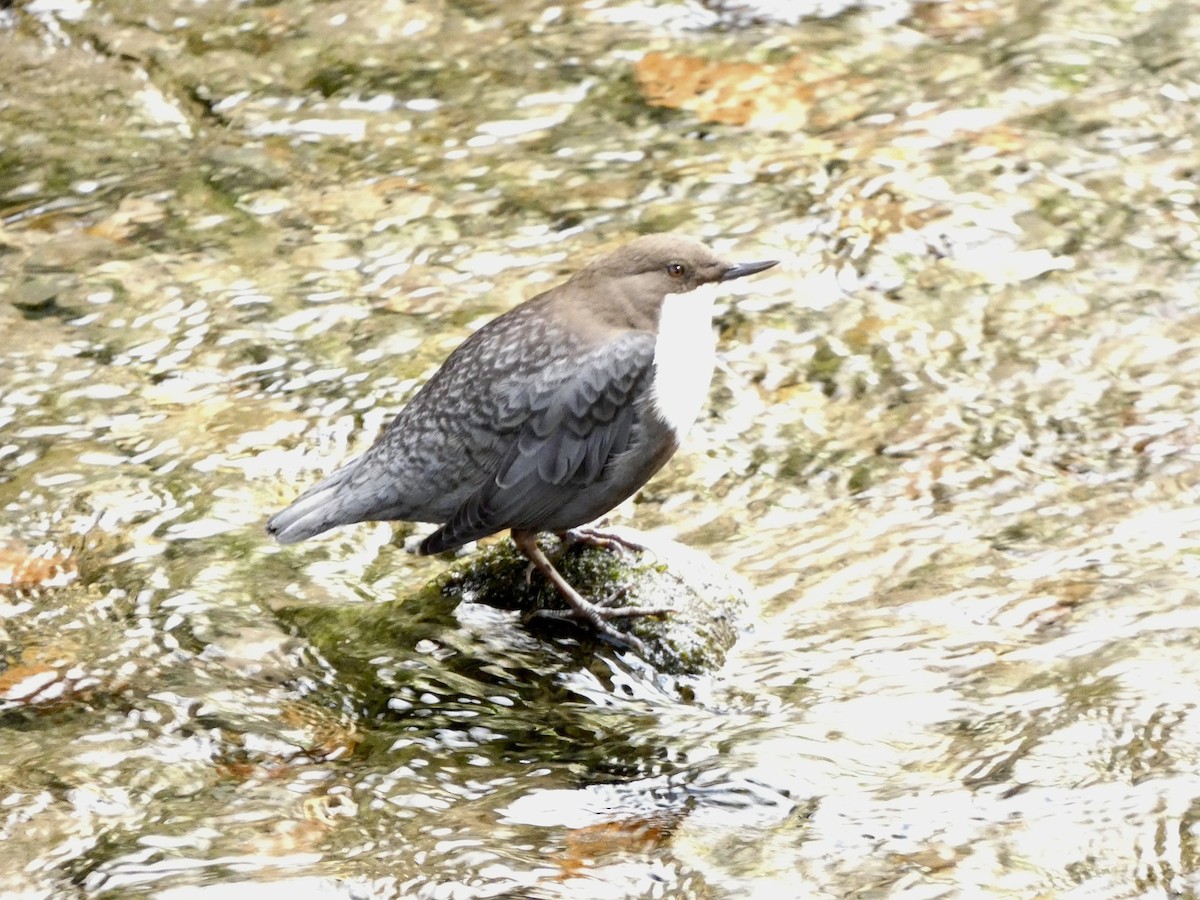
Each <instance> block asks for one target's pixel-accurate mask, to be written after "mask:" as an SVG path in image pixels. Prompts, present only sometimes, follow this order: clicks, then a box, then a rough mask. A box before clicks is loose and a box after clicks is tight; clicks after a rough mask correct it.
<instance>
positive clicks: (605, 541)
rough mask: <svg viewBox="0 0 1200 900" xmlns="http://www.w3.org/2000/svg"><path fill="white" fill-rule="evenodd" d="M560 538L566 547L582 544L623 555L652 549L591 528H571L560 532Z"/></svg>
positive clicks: (628, 539)
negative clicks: (627, 552)
mask: <svg viewBox="0 0 1200 900" xmlns="http://www.w3.org/2000/svg"><path fill="white" fill-rule="evenodd" d="M558 538H559V540H561V541H562V542H563V544H564V546H568V547H569V546H570V545H571V544H582V545H583V546H585V547H600V548H602V549H604V550H613V551H615V552H617V553H623V552H624V551H626V550H628V551H631V552H633V553H644V552H645V551H647V550H649V549H650V548H649V547H647V546H646V545H645V544H640V543H638V542H637V541H635V540H631V539H630V538H627V537H622V536H621V535H619V534H616V533H614V532H611V531H601V530H600V529H598V528H589V527H587V526H582V527H580V528H569V529H567V530H566V531H560V532H558Z"/></svg>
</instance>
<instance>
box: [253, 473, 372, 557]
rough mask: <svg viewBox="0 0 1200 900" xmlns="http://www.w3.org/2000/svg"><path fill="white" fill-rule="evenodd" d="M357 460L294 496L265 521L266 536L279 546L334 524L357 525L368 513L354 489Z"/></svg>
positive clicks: (310, 535)
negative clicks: (270, 537)
mask: <svg viewBox="0 0 1200 900" xmlns="http://www.w3.org/2000/svg"><path fill="white" fill-rule="evenodd" d="M356 463H357V460H355V462H352V463H350V464H349V465H347V466H344V467H343V468H341V469H338V470H337V471H336V472H334V473H333V474H332V475H330V476H329V477H328V478H326V479H325V480H324V481H319V482H317V483H316V484H314V485H313V486H312V487H310V488H309V489H308V490H307V491H305V492H304V493H303V494H301V495H300V496H299V497H297V498H296V499H295V500H294V501H293V502H292V505H291V506H289V507H288V508H287V509H284V510H281V511H280V512H277V513H275V515H273V516H271V518H270V519H268V520H267V533H268V534H270V535H272V536H273V537H274V538H275V540H277V541H279V543H281V544H294V543H296V542H297V541H303V540H306V539H308V538H310V537H314V536H316V535H318V534H321V533H322V532H325V531H328V530H329V529H330V528H336V527H337V526H338V525H349V524H350V523H352V522H361V521H363V519H364V518H366V517H367V515H368V514H369V511H368V510H366V509H364V508H363V506H364V504H363V502H362V501H363V499H364V498H363V495H362V494H360V493H359V492H357V491H355V490H354V486H353V479H352V477H351V476H352V475H353V474H354V470H355V469H356V468H357V466H356Z"/></svg>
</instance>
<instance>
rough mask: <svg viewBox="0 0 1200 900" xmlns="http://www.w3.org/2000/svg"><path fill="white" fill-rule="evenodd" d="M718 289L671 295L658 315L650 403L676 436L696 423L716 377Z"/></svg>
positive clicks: (677, 437) (677, 438)
mask: <svg viewBox="0 0 1200 900" xmlns="http://www.w3.org/2000/svg"><path fill="white" fill-rule="evenodd" d="M715 287H716V286H715V285H705V286H703V287H700V288H697V289H696V290H694V291H689V292H688V293H686V294H668V295H667V297H666V299H665V300H664V301H663V306H662V312H661V314H660V316H659V321H658V339H657V341H656V342H655V344H654V387H653V393H652V401H653V405H654V410H655V412H656V413H657V415H658V417H659V418H660V419H662V421H663V422H664V423H665V424H666V425H667V426H668V427H669V428H670V429H671V430H672V431H674V432H675V438H676V440H681V439H682V438H683V436H684V434H685V433H686V432H687V430H688V429H689V428H691V427H692V423H693V422H695V421H696V417H697V416H698V415H699V414H700V409H701V407H703V405H704V399H705V398H706V397H707V396H708V386H709V383H710V382H711V381H712V373H713V363H714V361H715V358H716V346H717V337H716V335H715V334H714V333H713V327H712V316H713V301H714V300H715V299H716V291H715Z"/></svg>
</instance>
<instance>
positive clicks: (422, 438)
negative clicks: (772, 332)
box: [267, 234, 776, 650]
mask: <svg viewBox="0 0 1200 900" xmlns="http://www.w3.org/2000/svg"><path fill="white" fill-rule="evenodd" d="M775 264H776V261H775V260H768V261H763V262H748V263H730V262H725V261H724V260H722V259H720V258H719V257H717V256H716V255H715V254H714V253H713V252H712V251H711V250H709V249H708V247H706V246H705V245H704V244H701V243H700V242H699V241H695V240H693V239H691V238H687V237H682V236H680V235H674V234H652V235H646V236H644V237H639V238H636V239H635V240H633V241H630V242H629V243H628V244H625V245H624V246H623V247H620V248H619V249H617V250H615V251H614V252H612V253H610V254H609V255H608V256H605V257H603V258H602V259H599V260H596V261H595V262H593V263H591V264H590V265H588V266H587V267H586V268H584V269H582V270H580V271H579V272H577V273H576V274H575V275H573V276H572V277H571V278H570V279H569V280H568V281H566V282H565V283H563V284H561V285H559V286H557V287H555V288H551V289H550V290H548V291H546V292H545V293H542V294H539V295H538V296H536V297H534V298H533V299H532V300H527V301H526V302H524V303H522V304H521V305H520V306H517V307H516V308H515V309H512V310H510V311H509V312H507V313H504V314H503V315H501V316H499V317H498V318H496V319H494V320H492V321H491V322H489V323H487V324H486V325H484V326H483V327H482V328H480V329H479V330H478V331H477V332H475V333H474V334H473V335H471V336H470V337H469V338H467V339H466V340H465V341H464V342H463V343H462V344H461V345H460V346H459V347H458V348H457V349H456V350H455V351H454V352H453V353H451V354H450V356H449V358H447V360H446V361H445V362H444V363H443V364H442V367H441V368H440V369H438V370H437V372H435V373H434V375H433V377H432V378H430V379H429V381H428V382H427V383H426V384H425V386H424V387H422V388H421V389H420V390H419V391H418V392H417V394H416V395H415V396H414V397H413V398H412V400H411V401H409V403H408V405H407V406H405V407H404V409H402V410H401V411H400V413H399V414H398V415H397V416H396V418H395V419H394V420H393V421H392V423H391V424H390V425H389V426H388V427H387V428H386V429H385V430H384V432H383V433H382V434H381V435H380V436H379V438H378V439H377V440H376V441H375V443H374V445H373V446H372V447H371V448H370V449H369V450H367V452H366V453H364V454H363V455H362V456H359V457H358V458H357V459H354V460H352V461H351V462H349V463H347V464H346V465H344V466H343V467H342V468H340V469H338V470H337V471H335V472H334V473H333V474H332V475H330V476H329V477H328V478H326V479H325V480H323V481H321V482H319V483H318V484H316V485H314V486H313V487H311V488H309V489H308V490H307V491H305V492H304V493H303V494H301V495H300V497H299V498H298V499H297V500H296V501H295V502H294V503H292V505H291V506H289V507H288V508H287V509H285V510H283V511H282V512H279V513H276V514H275V515H274V516H272V517H271V519H270V521H269V522H268V523H267V530H268V531H269V532H270V533H271V534H273V535H274V536H275V537H276V538H277V539H278V540H279V542H280V543H283V544H291V543H295V542H296V541H302V540H304V539H305V538H310V537H312V536H313V535H317V534H320V533H321V532H323V531H326V530H328V529H330V528H333V527H335V526H337V525H348V524H350V523H352V522H366V521H414V522H432V523H436V524H438V525H440V526H441V527H439V528H438V530H437V531H435V532H434V533H433V534H431V535H430V536H429V537H427V538H425V540H424V541H422V542H421V545H420V552H421V553H422V554H429V553H438V552H441V551H443V550H452V549H454V548H456V547H460V546H462V545H463V544H465V543H467V542H468V541H473V540H476V539H478V538H482V537H486V536H487V535H490V534H494V533H495V532H497V531H502V530H504V529H506V528H507V529H510V530H511V532H512V538H513V541H514V542H515V543H516V545H517V547H518V548H519V549H520V550H521V552H522V553H523V554H525V556H526V557H528V558H529V561H530V562H531V563H532V564H533V565H534V567H535V568H537V570H538V571H539V572H541V573H542V575H543V576H545V577H546V578H547V579H549V580H550V582H551V583H552V584H553V585H554V586H555V588H557V590H558V592H559V593H560V594H561V595H562V597H563V598H564V599H565V600H566V601H567V602H568V603H569V604H570V609H569V610H568V611H566V613H565V615H566V616H568V617H572V618H577V619H581V620H583V621H585V622H587V623H589V624H590V625H591V626H592V627H593V628H594V629H595V631H596V632H597V633H598V634H599V635H601V636H602V637H604V638H606V639H608V640H610V641H612V642H614V643H617V644H623V645H626V646H632V647H634V648H635V649H638V650H642V649H643V647H642V645H641V642H640V641H638V640H637V639H636V638H634V637H633V636H631V635H627V634H625V633H623V632H620V631H618V630H617V629H615V628H613V627H612V626H611V625H610V624H608V622H607V621H606V620H608V619H612V618H617V617H624V616H638V615H650V614H656V613H660V612H663V611H662V610H650V609H642V608H637V607H628V606H626V607H608V606H600V605H597V604H594V603H590V602H589V601H587V600H585V599H584V598H583V597H582V596H580V595H579V593H578V592H577V591H576V590H575V589H574V588H572V587H571V585H570V584H568V583H567V581H566V579H564V578H563V577H562V575H561V574H560V573H559V571H558V570H557V569H556V568H555V567H554V565H553V563H551V561H550V560H549V558H548V557H547V556H546V554H545V553H544V552H543V551H542V549H541V548H540V547H539V546H538V544H537V534H538V533H539V532H543V531H548V532H554V533H556V534H557V535H558V536H559V537H560V538H562V539H563V540H564V541H585V542H589V543H596V544H601V545H605V546H612V545H613V544H618V545H620V544H628V543H629V542H627V541H622V540H620V539H616V538H613V537H610V536H607V535H604V534H602V533H600V532H596V531H592V530H589V529H582V528H581V527H580V526H583V525H585V524H586V523H588V522H591V521H593V520H594V519H597V518H599V517H600V516H602V515H604V514H605V513H606V512H608V511H609V510H611V509H612V508H613V507H615V506H616V505H618V504H619V503H621V502H622V501H624V500H626V499H627V498H628V497H630V496H632V495H633V493H634V492H635V491H636V490H637V489H638V488H640V487H641V486H642V485H643V484H645V483H646V481H647V480H648V479H649V478H650V476H651V475H653V474H654V473H655V472H657V471H658V470H659V468H661V467H662V465H663V463H665V462H666V461H667V460H668V459H669V458H670V457H671V455H672V454H673V453H674V452H675V450H676V449H677V448H678V447H679V442H680V439H681V438H682V437H683V434H684V432H686V431H687V429H688V428H689V427H690V426H691V424H692V422H693V421H695V419H696V416H697V415H698V414H699V412H700V407H701V405H702V404H703V402H704V398H705V395H706V394H707V392H708V385H709V382H710V381H711V379H712V372H713V362H714V352H715V349H716V337H715V335H714V334H713V328H712V314H713V299H714V297H713V293H712V292H711V291H709V290H705V286H707V285H713V284H716V283H718V282H722V281H730V280H731V279H734V278H741V277H742V276H743V275H753V274H754V273H755V272H761V271H763V270H764V269H768V268H770V267H771V266H773V265H775Z"/></svg>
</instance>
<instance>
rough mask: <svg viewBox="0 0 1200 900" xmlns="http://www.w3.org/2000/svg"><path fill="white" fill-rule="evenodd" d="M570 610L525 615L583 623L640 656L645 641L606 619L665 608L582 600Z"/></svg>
mask: <svg viewBox="0 0 1200 900" xmlns="http://www.w3.org/2000/svg"><path fill="white" fill-rule="evenodd" d="M580 600H581V601H582V602H581V604H580V605H578V606H576V605H575V604H572V605H571V608H570V609H539V610H535V611H534V612H532V613H530V614H529V617H530V618H535V619H553V620H554V621H556V622H579V623H581V624H585V625H586V626H587V627H588V628H589V629H590V630H591V631H592V633H593V634H595V635H596V636H597V637H600V638H602V639H604V640H606V641H608V642H609V643H610V644H616V645H617V646H618V647H628V648H629V649H630V650H632V651H633V652H635V653H637V654H639V655H640V656H645V655H646V644H645V642H643V641H642V639H641V638H639V637H638V636H637V635H634V634H630V633H629V632H627V631H621V630H620V629H619V628H615V627H613V626H612V625H610V624H609V622H608V620H609V619H620V618H633V617H636V616H665V615H667V614H668V613H669V612H670V610H669V609H651V608H648V607H643V606H597V605H596V604H594V603H589V602H588V601H586V600H583V598H582V597H580Z"/></svg>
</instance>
